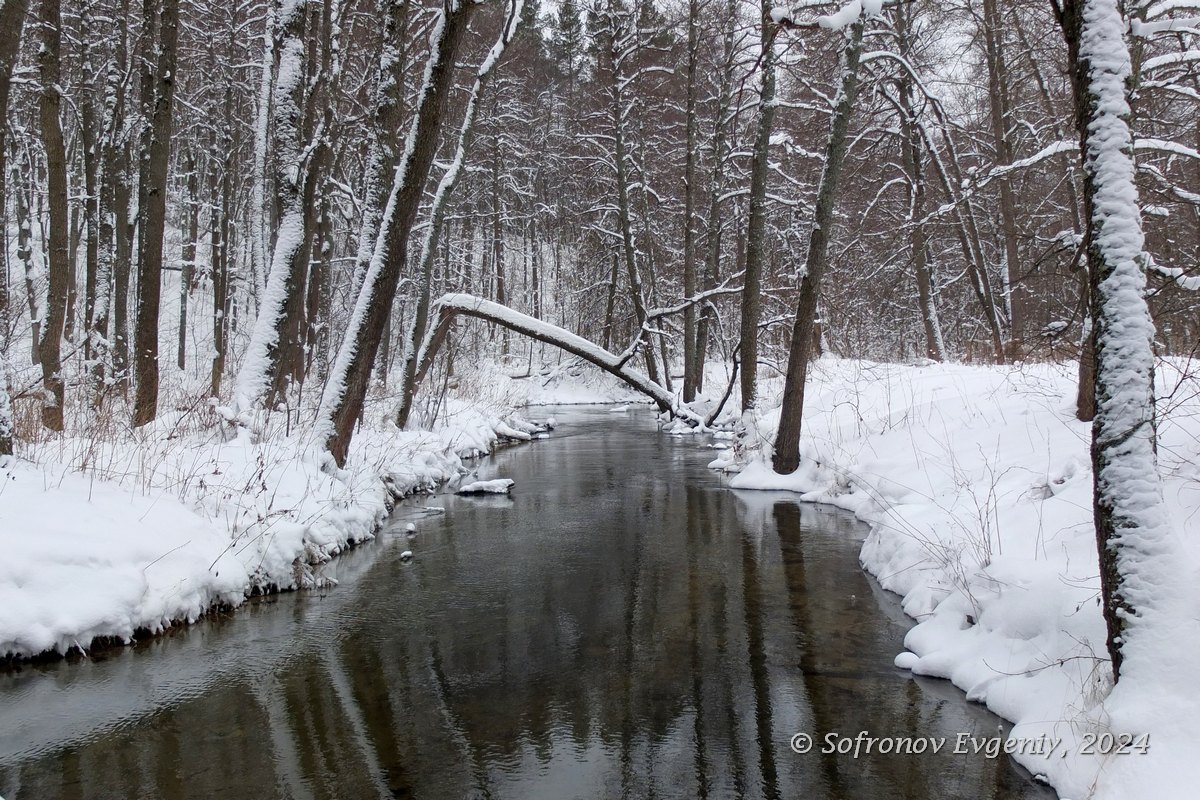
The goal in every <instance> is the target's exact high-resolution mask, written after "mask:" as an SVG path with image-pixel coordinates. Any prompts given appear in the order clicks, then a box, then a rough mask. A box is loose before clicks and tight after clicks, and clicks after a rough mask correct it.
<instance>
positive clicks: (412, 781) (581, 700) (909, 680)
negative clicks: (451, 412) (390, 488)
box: [0, 409, 1054, 800]
mask: <svg viewBox="0 0 1200 800" xmlns="http://www.w3.org/2000/svg"><path fill="white" fill-rule="evenodd" d="M548 413H555V415H556V416H557V417H558V421H559V428H558V430H557V431H556V432H555V433H554V434H553V436H552V437H551V438H549V439H545V440H542V441H537V442H535V443H533V444H530V445H525V446H521V447H517V448H512V449H508V450H505V451H502V452H500V453H499V454H497V455H495V456H493V457H491V458H488V459H485V460H484V461H482V462H480V464H479V474H480V476H481V477H508V478H512V479H514V480H515V481H516V487H515V489H514V490H513V493H512V496H511V498H509V497H483V498H467V497H456V496H452V495H447V496H438V497H433V498H422V499H418V500H416V501H414V502H411V503H409V504H406V505H404V506H402V507H401V508H399V509H398V510H397V513H396V515H395V517H394V522H393V523H392V525H391V526H390V527H389V528H387V529H385V530H384V531H383V532H382V534H381V535H380V537H379V538H378V540H377V541H376V542H373V543H370V544H367V545H364V546H362V547H360V548H357V549H356V550H354V551H352V552H350V553H348V554H346V555H344V556H342V557H340V558H338V559H335V561H334V562H333V563H332V564H331V565H329V567H328V572H329V574H331V575H333V576H335V577H336V578H337V579H338V581H339V585H338V586H337V587H336V588H333V589H330V590H326V591H323V592H305V593H295V594H285V595H277V596H273V597H268V598H263V599H260V600H256V601H254V602H252V603H250V604H248V605H247V606H246V607H244V608H242V609H238V610H236V611H233V612H231V613H228V614H220V615H215V616H213V617H212V618H210V619H207V620H205V621H203V622H201V623H199V624H197V625H193V626H189V627H184V628H179V629H177V630H174V631H172V632H170V633H169V634H168V635H165V636H162V637H157V638H154V639H151V640H147V641H145V642H141V643H139V644H137V645H136V646H133V647H128V648H113V649H109V650H105V651H101V652H99V653H97V654H96V655H95V656H94V657H93V658H90V659H74V660H72V661H69V662H63V661H60V662H52V663H44V664H33V665H28V664H27V665H22V666H19V667H12V668H8V669H7V670H5V671H0V795H2V796H3V797H4V798H7V800H57V799H58V798H61V799H62V800H68V799H71V800H75V799H78V800H83V799H84V798H121V799H122V800H126V799H128V798H147V799H150V798H153V799H154V800H158V799H160V798H161V800H179V799H182V798H222V799H223V800H236V799H238V798H256V799H258V798H294V800H306V799H307V798H313V799H314V800H315V799H317V798H368V797H396V798H454V800H459V799H460V798H515V799H517V800H532V798H552V799H553V800H560V799H564V798H576V797H578V798H618V797H629V798H648V797H659V798H734V797H745V798H792V797H805V798H830V799H831V800H850V799H851V798H884V797H886V798H968V797H969V798H994V799H995V800H1000V799H1001V798H1053V797H1054V794H1053V792H1052V791H1050V790H1049V789H1047V788H1045V787H1043V786H1041V785H1039V784H1037V783H1035V782H1034V781H1033V780H1032V779H1031V778H1030V777H1029V776H1028V774H1027V773H1024V772H1023V771H1022V770H1020V769H1019V768H1018V767H1016V766H1014V765H1013V764H1012V763H1011V762H1010V761H1009V760H1008V759H1007V758H1006V757H1005V756H1003V755H1000V756H999V757H997V758H988V757H986V755H984V754H961V753H954V752H952V751H953V748H954V747H955V744H956V737H958V736H959V735H960V734H967V735H970V736H974V737H977V738H988V737H995V736H1002V735H1003V731H1004V730H1006V726H1004V725H1002V723H1001V721H1000V720H999V718H997V717H995V716H993V715H992V714H990V713H988V712H987V711H986V710H984V709H983V708H981V707H979V706H978V705H974V704H970V703H967V702H966V701H965V699H964V698H963V695H962V694H961V693H960V692H958V691H957V690H956V689H954V688H953V687H952V686H950V685H949V684H947V683H945V682H943V681H936V680H927V679H922V678H916V677H914V676H912V675H911V674H909V673H908V672H905V671H903V670H899V669H896V668H895V667H894V666H892V659H893V658H894V656H895V655H896V653H897V652H899V651H900V650H901V649H902V642H903V638H904V633H905V631H906V630H907V629H908V627H909V626H910V625H911V621H910V620H908V619H907V618H906V617H905V616H904V615H903V614H902V613H901V611H900V608H899V601H898V598H896V597H895V596H893V595H889V594H888V593H886V592H884V591H883V590H882V589H880V588H879V586H878V585H877V584H876V583H875V582H874V581H873V580H872V579H871V578H869V577H868V576H867V575H865V574H864V573H863V572H862V570H861V569H860V568H859V564H858V551H859V549H860V547H861V543H862V539H863V537H864V536H865V535H866V530H865V528H864V527H863V526H862V525H860V524H859V523H857V522H856V521H855V520H854V519H853V518H851V517H849V516H848V515H846V514H844V513H842V512H838V511H835V510H831V509H827V508H822V507H815V506H802V505H797V504H796V503H794V502H792V500H791V499H790V498H789V497H788V496H787V495H780V494H771V493H757V492H734V491H730V490H729V489H727V488H725V487H724V486H723V484H722V479H721V477H720V476H719V475H717V474H714V473H713V472H711V471H710V470H708V469H706V464H707V462H708V461H709V460H711V458H712V457H713V455H714V453H713V451H712V450H709V449H706V448H705V447H704V444H705V443H704V442H702V441H699V440H697V439H695V438H694V437H684V438H677V437H671V436H667V435H663V434H660V433H659V432H658V431H657V428H656V426H655V423H654V418H653V415H652V414H650V413H649V412H645V411H635V412H631V413H628V414H617V413H611V412H610V411H608V410H607V409H555V410H551V411H550V412H548ZM429 507H439V508H442V509H444V512H439V511H429V510H426V509H428V508H429ZM409 522H412V523H413V524H414V525H415V526H416V532H415V535H414V536H413V537H412V538H409V537H408V536H407V535H406V531H405V526H406V524H407V523H409ZM408 548H411V549H412V550H413V551H414V553H415V558H413V559H412V560H411V561H404V560H402V559H401V557H400V554H401V553H402V551H404V550H405V549H408ZM860 731H863V732H867V733H868V734H869V735H870V736H873V737H893V738H894V737H918V738H921V739H923V740H925V741H926V742H930V741H937V740H938V739H942V740H944V741H946V742H947V743H946V744H945V746H944V747H943V748H942V749H941V750H940V751H939V752H938V753H936V754H934V753H932V752H929V751H926V752H925V753H923V754H911V753H909V754H900V755H897V754H895V753H889V754H884V755H880V754H878V753H876V752H872V753H870V754H866V753H863V752H862V751H861V746H860V752H859V753H858V755H857V757H855V754H854V752H853V751H851V752H849V753H840V754H839V753H837V752H822V751H823V750H826V749H829V748H828V746H827V744H826V743H827V742H828V741H837V738H836V737H843V738H849V737H854V736H857V735H858V734H859V732H860ZM796 733H807V734H809V735H811V736H813V737H814V742H815V744H814V746H813V748H812V750H811V751H810V752H808V753H805V754H800V753H796V752H794V751H793V750H792V748H791V747H790V745H789V742H790V740H791V739H792V737H793V735H794V734H796ZM830 735H833V736H834V737H835V738H834V739H833V740H829V739H827V738H826V737H829V736H830ZM912 746H914V745H911V743H910V747H912Z"/></svg>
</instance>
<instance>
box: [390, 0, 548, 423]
mask: <svg viewBox="0 0 1200 800" xmlns="http://www.w3.org/2000/svg"><path fill="white" fill-rule="evenodd" d="M524 5H525V3H524V0H510V2H509V5H508V18H507V19H506V20H505V23H504V28H503V30H501V32H500V36H499V37H498V38H497V39H496V42H495V44H493V45H492V49H491V50H489V51H488V54H487V55H486V56H485V57H484V60H483V63H481V64H480V65H479V69H478V71H477V72H476V74H475V83H474V84H473V85H472V87H471V94H470V96H469V97H468V98H467V110H466V111H465V112H464V114H463V121H462V125H460V126H459V130H458V144H457V145H456V146H455V149H454V156H453V157H452V158H451V159H450V166H449V167H447V168H446V171H445V172H444V173H443V174H442V179H441V181H439V182H438V187H437V190H436V191H435V192H434V195H433V202H432V203H431V204H430V208H429V223H428V226H427V227H426V229H425V236H424V239H423V240H422V242H421V255H420V257H419V259H418V262H417V308H416V311H415V312H414V314H413V320H412V324H411V326H410V327H409V336H408V341H407V342H406V344H405V355H404V382H403V385H402V387H401V393H400V408H399V410H397V412H396V426H397V427H400V428H403V427H404V426H405V425H407V424H408V417H409V414H410V413H411V412H412V406H413V400H414V399H415V397H416V393H417V386H416V374H417V356H418V352H417V351H418V348H419V347H420V344H421V341H422V339H424V338H425V328H426V327H427V326H428V324H429V303H430V293H431V289H432V286H433V256H434V251H435V249H436V247H437V242H438V239H439V237H440V236H441V232H442V223H443V221H444V218H445V212H446V202H447V201H448V200H449V199H450V194H451V193H452V192H453V191H454V187H455V186H456V185H457V184H458V179H459V177H461V175H462V172H463V168H464V167H465V165H466V160H467V153H468V151H469V150H470V147H471V140H472V138H473V131H474V127H475V119H476V116H477V113H478V110H479V99H480V96H481V95H482V94H483V90H484V88H485V87H486V86H487V85H488V83H489V82H490V81H491V77H492V75H493V74H494V72H495V68H496V65H497V64H499V63H500V59H501V57H502V56H503V55H504V51H505V49H506V48H507V47H508V45H509V43H510V42H511V41H512V40H513V37H514V36H515V35H516V33H517V27H518V26H519V25H520V23H521V11H522V9H523V7H524Z"/></svg>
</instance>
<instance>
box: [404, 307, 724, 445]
mask: <svg viewBox="0 0 1200 800" xmlns="http://www.w3.org/2000/svg"><path fill="white" fill-rule="evenodd" d="M432 312H433V314H435V315H436V317H437V321H436V322H435V324H434V325H432V326H431V327H430V328H429V330H428V331H427V333H426V334H425V339H424V340H423V341H422V343H421V348H420V351H419V356H418V358H417V374H416V380H417V384H418V385H420V383H421V381H423V380H424V379H425V376H426V375H427V374H428V373H429V369H430V367H431V366H432V364H433V359H434V356H435V355H436V354H437V351H438V348H439V347H440V346H441V343H442V342H443V341H445V338H446V334H447V333H448V332H449V330H450V324H451V323H452V322H453V321H454V319H455V317H458V316H466V317H474V318H476V319H481V320H484V321H486V322H491V323H495V324H497V325H500V326H502V327H504V328H506V329H508V330H511V331H515V332H516V333H520V334H522V335H524V336H528V337H530V338H531V339H535V340H537V341H540V342H544V343H546V344H549V345H553V346H554V347H558V348H561V349H562V350H564V351H566V352H568V353H570V354H571V355H574V356H578V357H579V358H582V359H583V360H585V361H587V362H589V363H590V364H592V365H594V366H596V367H599V368H600V369H602V370H604V371H605V372H607V373H609V374H610V375H614V376H616V377H617V378H620V379H621V380H623V381H624V382H625V383H626V384H628V385H629V386H631V387H632V388H634V389H636V390H637V391H639V392H641V393H642V394H644V395H646V396H647V397H649V398H650V399H651V400H653V401H654V403H655V404H656V405H657V406H658V408H659V410H660V411H663V412H664V413H669V414H674V415H675V416H678V417H680V418H682V419H685V420H688V421H690V422H691V423H693V424H701V423H702V419H701V418H700V417H698V416H697V415H696V414H694V413H693V412H691V411H690V410H689V409H688V408H687V407H685V406H681V405H680V404H679V402H678V400H677V398H676V397H675V395H674V393H673V392H670V391H668V390H667V389H666V388H665V387H663V386H662V385H661V384H659V383H658V382H657V381H653V380H650V379H649V378H648V377H646V376H645V375H643V374H642V373H640V372H638V371H636V370H633V369H630V368H629V366H628V363H629V360H630V357H629V354H628V353H625V354H621V355H618V354H616V353H611V352H609V351H607V350H605V349H604V348H602V347H599V346H597V345H595V344H593V343H592V342H589V341H588V340H587V339H584V338H583V337H582V336H578V335H576V334H574V333H571V332H570V331H568V330H565V329H563V328H560V327H558V326H557V325H551V324H550V323H548V322H543V321H542V320H539V319H537V318H535V317H531V316H529V315H528V314H522V313H521V312H519V311H514V310H513V309H511V308H509V307H507V306H502V305H500V304H499V303H494V302H492V301H490V300H484V299H483V298H481V297H474V296H472V295H469V294H447V295H443V296H442V297H440V298H438V300H437V302H435V303H434V304H433V306H432Z"/></svg>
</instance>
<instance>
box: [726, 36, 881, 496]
mask: <svg viewBox="0 0 1200 800" xmlns="http://www.w3.org/2000/svg"><path fill="white" fill-rule="evenodd" d="M825 19H827V20H828V19H829V18H825ZM839 21H840V20H839ZM837 24H838V22H837V21H831V22H828V23H827V24H826V26H827V27H837ZM865 27H866V18H865V16H864V15H863V14H862V13H859V14H858V15H857V16H856V17H855V18H854V19H853V21H851V22H849V24H848V30H847V32H846V34H845V37H846V44H845V47H844V48H843V50H842V62H841V70H840V74H841V84H840V86H839V87H838V93H837V96H836V97H835V98H834V102H833V118H832V120H831V121H830V125H829V139H828V140H827V141H826V143H825V160H824V163H823V165H822V168H821V179H820V182H819V183H818V184H817V204H816V208H815V209H814V211H813V223H812V229H811V230H810V232H809V235H808V254H807V255H806V256H805V259H804V272H803V278H802V279H801V282H800V299H799V301H798V302H797V304H796V320H795V322H794V324H793V325H792V343H791V346H790V349H789V351H788V365H787V373H786V375H785V376H784V383H783V405H782V407H781V408H780V410H779V430H778V432H777V433H776V435H775V456H774V467H775V471H776V472H778V473H781V474H787V473H791V472H794V471H795V470H796V468H797V467H798V466H800V428H801V424H802V422H803V416H804V387H805V383H806V381H807V379H808V365H809V361H810V359H811V354H812V346H813V325H814V323H815V321H816V318H817V300H818V298H819V297H820V291H821V279H822V277H823V276H824V274H825V268H826V266H827V265H828V263H829V241H830V238H831V237H832V234H833V212H834V207H835V204H836V202H837V191H838V183H839V182H840V181H841V176H842V168H843V166H844V164H845V160H846V150H847V148H848V146H849V141H848V134H849V132H850V116H851V114H852V113H853V112H854V102H855V99H856V98H857V97H858V84H859V75H858V66H859V61H860V59H861V56H862V41H863V29H864V28H865ZM744 368H745V366H744V365H743V369H744Z"/></svg>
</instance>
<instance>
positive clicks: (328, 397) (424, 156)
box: [315, 0, 477, 466]
mask: <svg viewBox="0 0 1200 800" xmlns="http://www.w3.org/2000/svg"><path fill="white" fill-rule="evenodd" d="M476 8H477V5H476V4H475V3H467V2H461V1H460V0H445V4H444V5H443V7H442V11H441V16H440V18H439V20H438V22H437V24H436V25H435V27H434V31H433V33H432V34H431V52H430V54H429V58H430V63H429V69H428V71H427V73H426V78H425V85H424V86H423V87H422V88H421V93H420V95H419V97H420V100H419V102H418V104H417V113H416V117H415V119H414V120H413V123H412V127H411V128H410V131H409V137H408V140H407V143H406V145H405V150H404V155H403V157H402V158H401V160H400V167H399V169H397V170H396V176H395V179H394V180H393V182H392V191H391V195H390V196H389V198H388V203H387V207H386V208H385V210H384V214H383V217H382V221H381V225H380V231H379V236H378V238H377V239H376V243H375V250H374V254H373V255H372V257H371V264H370V267H369V268H368V270H367V272H366V274H365V275H364V276H363V285H362V288H361V289H360V291H359V294H358V300H357V302H356V303H355V306H354V311H353V312H352V314H351V318H350V324H349V326H348V327H347V329H346V333H345V336H344V337H343V339H342V344H341V347H340V348H339V350H338V356H337V360H336V361H335V362H334V365H333V369H332V370H331V371H330V374H329V379H328V381H327V382H326V385H325V391H324V393H323V395H322V397H321V407H320V409H319V410H318V412H317V424H316V430H315V433H316V436H317V437H318V438H319V439H320V440H321V442H322V444H323V446H324V447H325V448H326V449H327V450H328V451H329V453H330V455H331V456H332V457H333V460H334V462H335V463H336V464H338V466H342V465H344V464H345V462H346V455H347V453H348V452H349V449H350V441H351V439H352V438H353V435H354V426H355V424H356V423H357V421H358V418H359V415H360V414H361V413H362V408H363V403H364V402H365V400H366V395H367V387H368V384H369V383H370V379H371V367H372V365H373V364H374V363H375V357H376V356H377V355H378V352H379V343H380V341H381V340H382V339H383V335H384V328H385V325H386V323H387V319H388V316H389V313H388V312H389V311H390V310H391V308H392V303H393V302H394V301H395V299H396V289H397V287H398V285H399V282H400V271H401V269H402V267H403V265H404V262H405V257H406V255H407V252H408V237H409V233H410V231H411V230H412V227H413V223H414V222H415V221H416V216H417V210H418V208H419V206H420V203H421V196H422V194H423V189H424V185H425V179H426V178H427V177H428V175H429V169H430V167H431V166H432V165H433V158H434V156H435V155H436V153H437V146H438V138H439V135H438V134H439V132H440V130H441V124H442V119H443V117H445V115H446V107H447V105H448V103H449V99H450V92H451V90H452V89H453V85H454V81H453V78H454V58H455V55H456V53H457V52H458V49H459V46H460V44H461V43H462V40H463V38H464V37H465V34H466V31H467V26H468V23H469V22H470V19H471V17H472V15H473V14H474V12H475V9H476Z"/></svg>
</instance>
